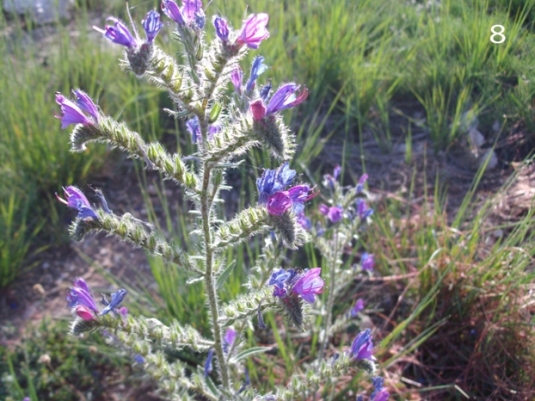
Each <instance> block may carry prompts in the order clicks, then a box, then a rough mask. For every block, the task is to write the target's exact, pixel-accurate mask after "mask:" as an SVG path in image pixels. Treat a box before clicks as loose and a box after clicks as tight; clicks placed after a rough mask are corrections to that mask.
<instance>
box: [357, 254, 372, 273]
mask: <svg viewBox="0 0 535 401" xmlns="http://www.w3.org/2000/svg"><path fill="white" fill-rule="evenodd" d="M360 265H361V267H362V270H364V271H372V270H373V268H374V267H375V256H374V255H373V254H370V253H368V252H364V253H363V254H362V256H361V257H360Z"/></svg>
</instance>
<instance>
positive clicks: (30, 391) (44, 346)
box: [0, 319, 135, 401]
mask: <svg viewBox="0 0 535 401" xmlns="http://www.w3.org/2000/svg"><path fill="white" fill-rule="evenodd" d="M67 331H68V322H67V321H53V320H51V319H44V320H43V321H42V322H40V324H39V325H38V326H35V327H31V328H29V330H28V332H27V333H26V336H25V337H24V341H23V342H22V344H20V345H19V346H17V347H16V348H14V349H10V350H8V349H6V348H3V347H0V383H1V385H0V397H1V398H2V399H6V400H10V399H11V400H22V399H23V398H24V397H31V399H32V401H37V400H61V401H70V400H72V401H74V400H80V399H92V398H93V397H94V398H96V399H98V398H99V397H105V396H106V395H105V394H107V393H108V392H109V389H110V388H113V387H115V386H116V384H115V383H114V382H117V381H122V382H124V383H125V384H126V385H128V383H129V382H130V384H131V383H132V382H131V380H132V379H133V380H135V376H134V375H132V371H131V369H129V365H130V364H131V362H130V360H127V359H126V358H125V357H123V356H120V355H119V354H118V353H112V354H110V353H109V352H108V351H107V350H108V347H109V345H106V344H105V341H104V338H103V337H102V336H101V335H99V334H94V335H91V336H90V337H89V338H88V339H87V340H88V342H80V341H78V340H77V339H75V338H73V337H71V336H69V335H68V334H67ZM125 374H127V375H128V377H124V375H125ZM8 396H10V397H12V398H9V397H8Z"/></svg>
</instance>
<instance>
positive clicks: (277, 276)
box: [268, 269, 296, 287]
mask: <svg viewBox="0 0 535 401" xmlns="http://www.w3.org/2000/svg"><path fill="white" fill-rule="evenodd" d="M295 275H296V271H295V270H294V269H289V270H284V269H280V270H277V271H275V272H273V273H271V277H270V279H269V283H268V284H269V285H276V286H277V287H284V285H285V284H286V283H287V282H288V281H289V280H291V279H292V278H294V277H295Z"/></svg>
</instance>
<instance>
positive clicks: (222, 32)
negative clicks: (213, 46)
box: [214, 17, 229, 42]
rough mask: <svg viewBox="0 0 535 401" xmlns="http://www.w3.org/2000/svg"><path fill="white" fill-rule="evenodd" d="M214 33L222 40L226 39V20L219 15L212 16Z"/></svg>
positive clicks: (225, 40) (227, 30) (227, 31)
mask: <svg viewBox="0 0 535 401" xmlns="http://www.w3.org/2000/svg"><path fill="white" fill-rule="evenodd" d="M214 27H215V33H216V35H217V37H218V38H219V39H221V41H222V42H227V41H228V35H229V29H228V23H227V20H225V19H224V18H221V17H215V18H214Z"/></svg>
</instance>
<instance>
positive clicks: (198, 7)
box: [162, 0, 205, 29]
mask: <svg viewBox="0 0 535 401" xmlns="http://www.w3.org/2000/svg"><path fill="white" fill-rule="evenodd" d="M162 11H163V12H164V13H165V14H166V15H167V16H168V17H169V18H171V19H172V20H173V21H175V22H176V23H177V24H178V25H180V26H184V25H186V24H189V23H190V22H191V21H195V24H196V25H197V26H198V27H199V28H200V29H202V28H203V27H204V22H205V18H204V12H203V10H202V1H201V0H184V1H183V7H182V8H180V7H178V5H177V4H176V3H175V2H174V1H172V0H163V1H162Z"/></svg>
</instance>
